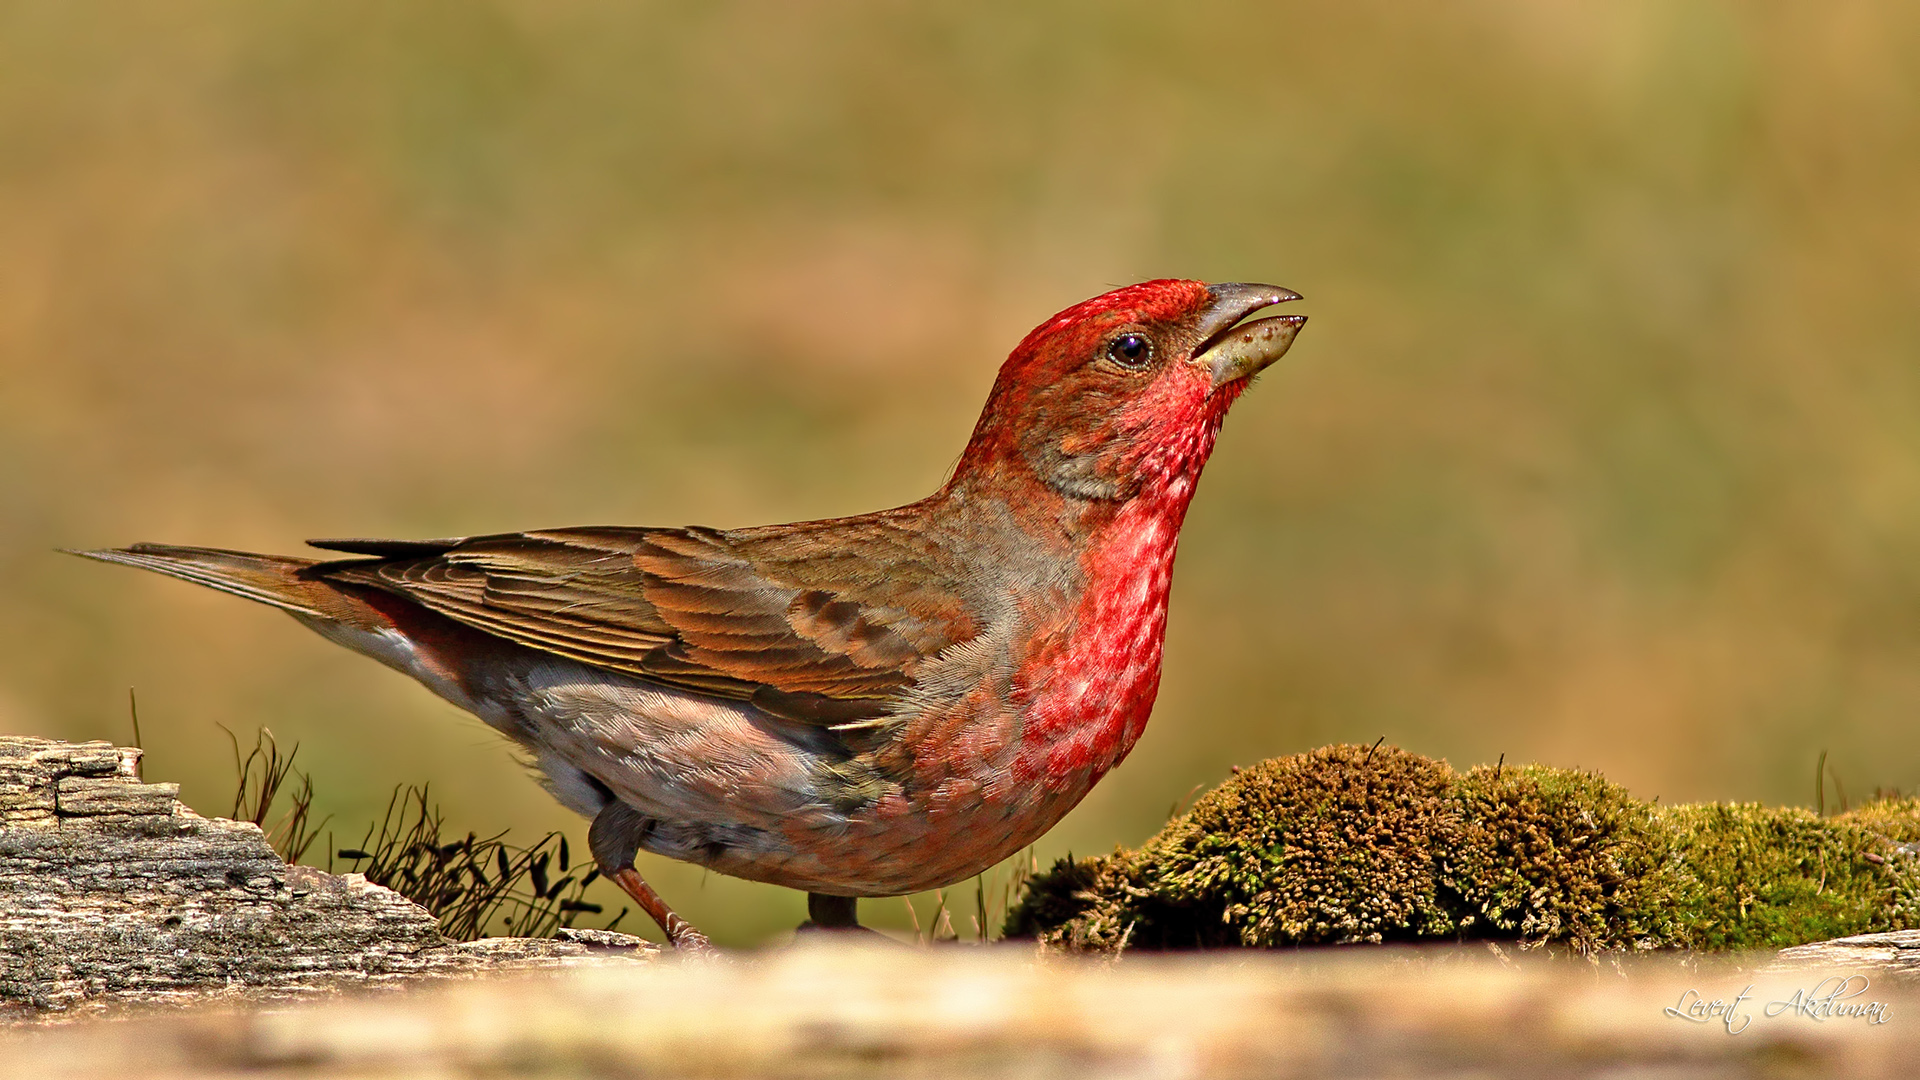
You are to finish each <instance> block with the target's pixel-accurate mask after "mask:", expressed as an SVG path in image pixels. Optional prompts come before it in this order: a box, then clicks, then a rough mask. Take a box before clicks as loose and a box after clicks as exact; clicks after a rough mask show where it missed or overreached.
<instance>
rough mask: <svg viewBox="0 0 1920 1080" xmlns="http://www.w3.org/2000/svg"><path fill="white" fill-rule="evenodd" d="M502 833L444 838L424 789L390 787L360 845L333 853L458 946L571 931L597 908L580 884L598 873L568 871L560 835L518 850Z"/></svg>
mask: <svg viewBox="0 0 1920 1080" xmlns="http://www.w3.org/2000/svg"><path fill="white" fill-rule="evenodd" d="M506 835H507V834H506V833H504V832H501V833H496V834H494V835H493V836H487V837H482V836H479V835H477V834H475V833H472V832H469V833H467V834H466V835H465V836H464V837H461V838H459V839H455V840H448V839H447V838H446V822H445V820H444V819H443V818H442V816H441V814H440V809H439V807H437V806H434V805H432V804H431V803H430V802H429V801H428V789H427V788H426V787H412V786H408V787H407V788H405V789H398V788H396V789H395V790H394V793H393V797H392V798H391V799H389V800H388V802H387V812H386V814H385V816H384V817H383V818H382V819H381V821H380V824H379V825H378V826H376V827H372V828H369V829H368V830H367V836H366V839H365V840H364V841H362V843H361V845H360V847H358V848H341V849H339V850H338V851H336V852H335V853H334V854H335V855H336V856H338V857H339V858H341V859H344V860H346V861H347V862H348V863H350V864H352V868H353V869H355V870H357V871H359V872H360V873H363V874H365V875H366V877H367V880H368V881H371V882H373V883H375V884H377V885H384V886H386V887H387V888H389V889H392V890H393V891H395V892H397V893H399V894H400V895H402V896H405V897H406V898H408V899H409V900H412V901H414V902H415V903H417V904H419V905H420V906H422V907H424V908H426V909H427V910H428V911H431V912H433V914H434V917H435V918H437V919H439V920H440V931H441V933H443V934H446V935H447V936H448V937H450V938H454V939H457V940H460V941H472V940H474V939H475V938H480V937H485V936H487V935H488V934H489V933H490V932H492V931H495V930H497V931H498V932H500V933H503V934H507V935H510V936H516V937H548V936H551V935H552V934H553V933H554V931H556V930H559V929H561V928H563V927H571V926H573V925H574V921H575V920H576V919H578V918H579V917H580V916H582V915H598V914H600V913H601V911H602V910H603V909H602V908H601V906H600V905H599V904H595V903H591V902H589V901H587V900H586V899H585V894H586V889H587V886H589V885H591V884H593V882H594V881H595V880H597V879H598V878H599V876H600V872H599V871H598V870H597V869H592V868H589V869H587V871H586V873H584V874H575V873H574V872H573V859H572V851H571V850H570V849H569V847H568V845H567V838H566V837H564V836H562V835H560V834H559V833H548V834H547V835H545V836H543V837H541V838H540V839H539V841H537V842H536V843H534V844H533V845H532V846H530V847H520V846H517V845H514V844H510V843H507V842H506V839H505V837H506ZM626 914H627V909H626V908H621V909H620V913H619V914H618V915H616V916H614V917H613V919H612V921H610V922H608V923H607V924H606V925H605V926H604V927H601V928H600V929H606V930H612V929H615V928H616V927H618V926H619V925H620V920H621V919H623V918H625V917H626Z"/></svg>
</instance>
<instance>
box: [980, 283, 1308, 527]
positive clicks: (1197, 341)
mask: <svg viewBox="0 0 1920 1080" xmlns="http://www.w3.org/2000/svg"><path fill="white" fill-rule="evenodd" d="M1299 298H1300V297H1299V294H1298V293H1295V292H1293V291H1291V290H1288V289H1282V288H1279V287H1277V286H1274V285H1255V284H1244V283H1240V282H1233V283H1228V284H1219V285H1207V284H1203V283H1201V282H1198V281H1177V280H1160V281H1146V282H1142V283H1140V284H1138V285H1129V286H1127V287H1125V288H1123V289H1115V290H1114V291H1112V292H1110V293H1106V294H1105V295H1102V296H1096V297H1094V298H1093V299H1091V300H1087V301H1084V302H1082V303H1079V304H1075V305H1074V306H1073V307H1070V308H1068V309H1067V310H1065V311H1063V312H1061V313H1060V314H1058V315H1055V316H1054V317H1053V318H1051V319H1048V320H1047V321H1046V322H1044V323H1042V324H1040V325H1039V326H1038V327H1036V328H1035V329H1034V330H1033V332H1032V333H1030V334H1028V335H1027V336H1026V339H1025V340H1023V341H1022V342H1020V344H1019V346H1018V347H1016V348H1015V349H1014V350H1013V353H1012V355H1010V356H1008V357H1007V362H1006V363H1005V364H1004V365H1003V366H1002V367H1001V368H1000V377H999V379H998V380H997V381H996V382H995V383H994V387H993V393H992V394H991V395H990V396H989V397H988V398H987V405H986V409H985V410H984V411H983V412H982V413H981V414H980V422H979V424H978V425H977V426H975V428H974V432H973V438H972V440H971V441H970V442H969V443H968V444H967V449H966V452H965V453H964V454H963V455H962V456H961V459H960V464H959V466H958V468H957V469H956V470H955V479H956V481H965V482H980V481H986V482H988V483H993V482H996V481H998V482H1013V483H1019V482H1020V481H1022V480H1026V479H1028V478H1032V479H1035V480H1038V481H1039V482H1040V483H1041V484H1042V485H1044V486H1045V487H1047V488H1050V489H1052V490H1053V491H1055V492H1057V493H1059V494H1060V495H1061V496H1064V497H1067V498H1071V499H1082V500H1098V501H1124V500H1127V499H1130V498H1132V497H1133V496H1134V495H1135V494H1137V493H1139V492H1140V491H1141V490H1142V489H1143V488H1144V487H1147V486H1150V485H1152V484H1153V483H1154V482H1155V480H1156V479H1159V480H1161V481H1170V480H1172V479H1174V478H1176V477H1180V476H1185V477H1187V478H1188V479H1189V481H1190V480H1191V479H1192V478H1193V477H1194V475H1196V474H1197V473H1198V472H1199V470H1200V467H1201V466H1202V465H1204V464H1205V463H1206V455H1207V454H1208V453H1209V452H1210V451H1211V449H1212V446H1213V436H1214V434H1215V433H1216V432H1217V431H1218V430H1219V426H1220V422H1221V420H1222V419H1224V418H1225V416H1226V412H1227V407H1228V406H1229V405H1231V404H1232V403H1233V400H1234V399H1235V398H1236V397H1238V396H1239V395H1240V392H1241V391H1242V390H1244V389H1245V388H1246V386H1247V383H1248V382H1249V381H1250V380H1251V379H1252V378H1253V376H1254V375H1255V374H1256V373H1258V372H1259V371H1260V369H1261V368H1264V367H1266V366H1267V365H1268V364H1270V363H1272V362H1273V361H1275V360H1277V359H1279V358H1280V356H1281V354H1283V353H1285V352H1286V351H1287V347H1288V346H1290V345H1291V344H1292V343H1293V338H1294V335H1295V333H1297V332H1298V331H1299V328H1300V324H1301V323H1304V322H1305V321H1306V316H1304V315H1280V316H1274V317H1271V318H1265V319H1259V320H1255V321H1253V322H1248V323H1242V322H1241V320H1243V319H1245V318H1246V317H1247V316H1248V315H1251V314H1253V313H1254V312H1256V311H1259V310H1261V309H1262V308H1267V307H1271V306H1272V305H1274V304H1279V303H1283V302H1285V301H1288V300H1297V299H1299ZM1187 486H1188V487H1189V488H1190V487H1191V484H1190V483H1189V484H1188V485H1187Z"/></svg>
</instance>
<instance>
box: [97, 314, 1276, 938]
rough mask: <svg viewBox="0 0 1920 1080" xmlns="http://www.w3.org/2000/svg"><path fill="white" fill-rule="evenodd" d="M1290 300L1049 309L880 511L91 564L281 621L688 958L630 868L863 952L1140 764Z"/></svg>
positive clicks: (150, 548)
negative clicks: (469, 730)
mask: <svg viewBox="0 0 1920 1080" xmlns="http://www.w3.org/2000/svg"><path fill="white" fill-rule="evenodd" d="M1295 299H1298V295H1297V294H1295V293H1293V292H1290V291H1288V290H1286V289H1281V288H1276V287H1274V286H1271V285H1251V284H1240V283H1233V284H1223V285H1205V284H1201V283H1200V282H1195V281H1149V282H1145V283H1142V284H1139V285H1131V286H1128V287H1126V288H1123V289H1117V290H1115V291H1113V292H1110V293H1107V294H1106V295H1104V296H1099V297H1095V298H1094V299H1092V300H1088V301H1086V302H1084V303H1081V304H1078V305H1076V306H1074V307H1071V308H1068V309H1067V310H1066V311H1063V312H1061V313H1060V314H1058V315H1056V316H1054V317H1053V318H1051V319H1048V320H1047V321H1046V322H1045V323H1043V324H1041V325H1040V326H1039V327H1038V328H1037V329H1035V330H1034V331H1033V332H1032V333H1030V334H1028V335H1027V337H1026V339H1025V340H1024V341H1022V342H1021V343H1020V345H1019V346H1018V347H1017V348H1015V349H1014V350H1013V353H1012V355H1011V356H1009V357H1008V358H1007V362H1006V364H1005V365H1004V366H1002V367H1001V369H1000V376H999V379H998V381H997V382H995V384H994V387H993V392H992V394H991V395H990V396H989V397H988V398H987V404H986V408H985V410H984V411H982V413H981V415H980V421H979V424H978V425H977V426H976V427H975V428H974V431H973V437H972V439H971V440H970V441H969V442H968V443H967V448H966V450H965V452H964V453H963V454H962V455H961V457H960V461H959V464H958V465H957V466H956V467H955V469H954V472H953V477H952V479H950V480H949V481H948V482H947V484H946V485H945V486H944V487H942V488H941V489H940V490H939V491H937V492H935V493H934V494H933V495H931V496H929V497H927V498H925V499H922V500H921V501H919V502H916V503H913V504H911V505H908V506H902V507H898V508H896V509H893V510H882V511H878V512H876V513H871V514H862V515H860V516H858V517H848V518H837V519H833V520H829V521H807V522H800V523H797V524H792V525H770V526H765V527H762V528H754V529H728V530H723V529H707V528H695V527H689V528H679V529H647V528H624V527H606V528H575V529H550V530H545V531H540V532H525V533H510V534H505V535H499V536H480V537H471V538H466V539H457V540H419V541H409V540H319V541H314V542H313V546H315V547H319V548H324V549H327V550H330V551H339V552H346V553H349V554H351V555H352V556H354V557H352V558H345V559H333V560H329V561H314V560H311V559H298V558H288V557H284V556H277V555H253V554H247V553H243V552H236V551H221V550H215V549H209V548H191V547H173V546H164V545H157V544H137V545H135V546H133V547H129V548H122V549H117V550H107V551H89V552H80V553H79V554H84V555H89V556H91V557H93V558H96V559H103V560H106V561H108V562H117V563H125V564H127V565H130V566H139V567H144V568H146V569H149V570H157V571H159V572H161V573H163V574H171V575H173V576H175V577H179V578H184V579H186V580H188V581H193V582H198V583H199V584H202V585H207V586H210V587H212V588H215V589H220V590H222V591H224V592H230V593H233V594H235V595H238V596H244V597H247V598H248V599H251V600H258V601H260V602H262V603H266V604H271V605H273V606H275V607H277V608H280V609H281V610H283V611H286V612H288V613H289V614H291V615H292V616H293V617H294V618H296V619H298V620H300V621H301V622H303V623H305V624H306V625H307V626H309V627H312V628H313V629H314V630H316V631H318V632H319V633H320V634H322V635H323V636H325V637H327V638H328V639H330V640H332V641H334V642H337V643H339V644H341V645H345V646H346V647H347V648H349V649H353V650H354V651H356V652H360V653H364V654H366V655H368V656H371V657H373V658H374V659H376V660H379V661H381V662H382V663H384V664H387V665H389V666H391V667H394V668H397V669H399V670H400V671H403V672H405V673H407V674H408V675H411V676H413V677H414V678H416V679H418V680H420V681H421V682H423V683H425V684H426V685H427V687H428V688H429V689H431V690H432V691H433V692H434V693H436V694H439V695H440V696H441V697H443V698H446V699H447V700H448V701H451V702H453V703H454V704H455V705H458V706H459V707H460V708H462V709H466V710H467V711H469V712H472V713H473V714H474V715H476V716H478V717H480V719H482V720H484V721H485V722H486V723H487V724H488V725H489V726H491V727H493V728H495V729H497V730H498V731H500V732H501V733H502V734H504V735H506V736H507V737H508V738H511V739H512V740H514V742H515V743H517V744H518V745H519V746H520V747H522V748H523V749H524V750H525V751H526V752H527V754H528V755H529V757H530V758H531V759H532V762H533V764H535V765H536V766H537V767H538V768H539V770H540V772H541V773H542V774H544V775H543V779H544V782H545V783H546V786H547V787H548V789H549V790H550V791H552V793H553V795H554V797H555V798H557V799H559V800H560V801H561V802H562V803H564V804H565V805H566V806H568V807H571V808H572V809H574V810H576V811H578V812H580V813H581V814H584V815H586V816H588V817H590V818H592V819H593V824H592V826H591V828H590V830H589V832H588V838H589V841H590V845H591V847H592V849H593V853H594V856H595V858H596V860H597V861H598V863H599V865H600V867H601V869H602V871H603V872H604V873H605V874H606V875H607V876H609V877H611V878H613V879H614V880H616V881H617V882H619V883H620V884H621V886H622V887H623V888H625V889H626V890H627V891H628V892H629V893H630V894H631V895H632V896H633V897H634V899H635V900H637V901H638V902H639V903H640V905H641V906H642V907H643V908H644V909H645V910H646V911H647V913H648V914H649V915H650V916H652V917H653V918H654V919H655V920H656V921H658V922H659V923H660V925H661V927H662V928H663V929H664V930H665V931H666V933H667V935H668V937H669V939H670V940H672V941H673V942H674V943H675V944H676V945H679V946H682V947H698V946H702V945H704V944H705V941H706V939H705V938H704V937H703V936H702V935H701V934H700V932H699V931H697V930H695V929H694V928H693V927H692V926H691V925H689V924H688V923H687V922H686V921H685V920H683V919H681V918H680V917H679V916H677V915H675V914H674V913H673V912H672V911H671V909H669V908H668V907H667V905H666V904H665V903H664V902H663V901H662V900H661V899H660V897H659V895H658V894H657V893H655V892H654V891H653V889H652V888H651V887H650V886H648V885H647V884H646V883H645V882H644V881H642V880H641V878H640V876H639V874H638V873H636V872H635V870H634V868H633V856H634V853H635V852H636V851H637V850H641V849H644V850H647V851H651V852H656V853H658V854H661V855H667V856H671V857H672V858H676V859H684V860H686V861H689V862H694V863H698V864H700V865H702V866H707V867H711V868H712V869H714V870H718V871H720V872H721V873H724V874H732V875H735V876H737V877H743V878H750V879H753V880H756V881H769V882H773V883H776V884H779V885H786V886H789V887H791V888H795V889H804V890H806V891H807V892H808V893H809V894H810V895H809V897H808V910H809V913H810V915H811V918H812V922H813V923H814V924H816V925H821V926H831V927H852V926H856V925H857V922H856V921H855V918H854V914H855V912H854V906H855V901H854V898H857V897H862V896H897V895H902V894H905V893H912V892H918V891H921V890H924V889H932V888H936V887H939V886H943V885H947V884H950V883H952V882H955V881H959V880H962V879H964V878H967V877H970V876H972V875H974V874H977V873H979V872H981V871H982V870H984V869H986V868H987V867H989V866H992V865H993V864H994V863H996V862H998V861H999V860H1001V859H1003V858H1005V857H1006V856H1008V855H1009V854H1011V853H1013V852H1015V851H1018V850H1019V849H1020V848H1022V847H1024V846H1026V845H1027V844H1029V843H1031V842H1032V841H1034V840H1035V839H1036V838H1038V837H1039V836H1040V835H1041V834H1042V833H1044V832H1046V831H1047V830H1048V829H1049V828H1051V827H1052V826H1053V824H1054V823H1055V822H1057V821H1059V820H1060V818H1061V817H1062V816H1064V815H1065V814H1066V813H1067V811H1068V810H1071V809H1072V808H1073V807H1074V805H1075V804H1076V803H1078V802H1079V801H1080V800H1081V798H1082V797H1084V796H1085V795H1086V794H1087V792H1088V791H1089V790H1090V789H1091V788H1092V787H1093V785H1094V784H1095V783H1096V782H1098V781H1099V779H1100V777H1101V776H1103V775H1105V774H1106V772H1107V771H1108V770H1109V769H1111V768H1113V767H1114V765H1116V764H1118V763H1119V761H1120V760H1121V759H1122V758H1124V757H1125V756H1126V754H1127V751H1128V750H1129V749H1131V748H1132V746H1133V744H1134V742H1135V741H1136V740H1137V739H1139V737H1140V733H1141V731H1142V729H1143V728H1144V727H1145V726H1146V722H1147V714H1148V712H1149V710H1151V708H1152V707H1153V699H1154V695H1155V693H1156V692H1157V691H1158V689H1159V684H1160V652H1161V642H1162V638H1163V636H1164V633H1165V629H1166V612H1167V584H1168V579H1169V577H1170V575H1171V573H1172V570H1173V556H1174V546H1175V542H1176V540H1177V539H1178V536H1179V532H1180V523H1181V521H1182V520H1183V519H1184V518H1185V517H1186V512H1187V503H1188V501H1189V500H1190V499H1191V498H1192V497H1193V489H1194V484H1195V482H1196V481H1198V480H1199V478H1200V470H1201V467H1202V466H1203V465H1205V464H1206V460H1207V456H1208V454H1209V453H1210V452H1211V451H1212V449H1213V444H1214V437H1215V435H1216V434H1217V433H1218V432H1219V430H1220V424H1221V421H1222V420H1223V419H1224V418H1225V416H1226V413H1227V408H1228V406H1229V405H1231V404H1232V403H1233V400H1234V399H1235V398H1236V397H1238V396H1239V395H1240V393H1241V391H1242V390H1244V389H1246V386H1247V383H1248V381H1249V380H1250V379H1251V378H1252V377H1253V375H1254V374H1255V373H1256V372H1258V371H1259V370H1260V369H1261V368H1264V367H1265V366H1267V365H1268V364H1270V363H1272V362H1273V361H1274V360H1275V359H1277V358H1278V357H1279V356H1280V355H1281V354H1282V353H1284V352H1285V351H1286V350H1287V347H1288V346H1289V345H1290V344H1292V342H1293V338H1294V335H1295V333H1296V332H1297V331H1298V330H1299V328H1300V325H1301V323H1303V322H1304V321H1305V317H1304V316H1299V315H1281V316H1275V317H1269V318H1263V319H1259V320H1256V321H1252V322H1247V323H1244V324H1243V323H1242V322H1241V320H1242V319H1244V318H1246V317H1247V316H1248V315H1251V314H1253V313H1254V312H1256V311H1259V310H1260V309H1262V308H1266V307H1269V306H1271V305H1273V304H1278V303H1281V302H1283V301H1287V300H1295Z"/></svg>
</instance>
